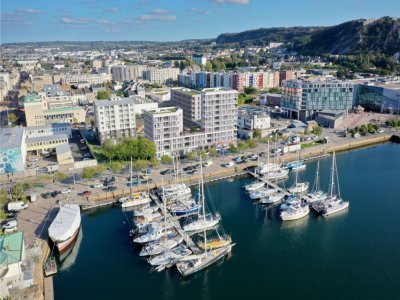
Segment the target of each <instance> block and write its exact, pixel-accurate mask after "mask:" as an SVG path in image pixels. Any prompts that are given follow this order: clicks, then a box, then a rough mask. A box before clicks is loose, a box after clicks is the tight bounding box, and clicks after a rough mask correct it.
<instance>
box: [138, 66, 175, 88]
mask: <svg viewBox="0 0 400 300" xmlns="http://www.w3.org/2000/svg"><path fill="white" fill-rule="evenodd" d="M178 75H179V68H149V69H146V70H144V71H143V79H144V80H148V81H149V82H150V83H155V84H159V85H161V84H170V83H172V82H173V81H176V80H178Z"/></svg>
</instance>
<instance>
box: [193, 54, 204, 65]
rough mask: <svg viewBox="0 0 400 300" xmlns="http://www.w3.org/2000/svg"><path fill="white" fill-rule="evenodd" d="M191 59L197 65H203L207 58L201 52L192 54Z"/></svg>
mask: <svg viewBox="0 0 400 300" xmlns="http://www.w3.org/2000/svg"><path fill="white" fill-rule="evenodd" d="M192 61H194V62H195V63H196V64H198V65H199V66H201V65H203V66H204V65H205V64H206V63H207V58H206V57H205V56H204V55H202V54H200V55H196V54H194V55H192Z"/></svg>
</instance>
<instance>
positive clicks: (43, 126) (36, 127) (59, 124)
mask: <svg viewBox="0 0 400 300" xmlns="http://www.w3.org/2000/svg"><path fill="white" fill-rule="evenodd" d="M60 127H71V124H70V123H51V124H46V125H37V126H27V127H26V130H27V131H29V130H40V129H50V128H60Z"/></svg>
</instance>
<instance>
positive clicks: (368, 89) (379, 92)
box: [355, 84, 400, 113]
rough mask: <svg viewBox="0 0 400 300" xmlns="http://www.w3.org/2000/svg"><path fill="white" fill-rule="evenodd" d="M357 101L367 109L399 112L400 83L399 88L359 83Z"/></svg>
mask: <svg viewBox="0 0 400 300" xmlns="http://www.w3.org/2000/svg"><path fill="white" fill-rule="evenodd" d="M355 96H356V99H355V100H356V103H357V104H358V105H361V106H362V107H364V108H365V109H366V110H371V111H377V112H385V113H398V112H400V85H399V86H398V88H394V87H390V88H387V87H384V86H374V85H367V84H358V85H357V86H356V92H355Z"/></svg>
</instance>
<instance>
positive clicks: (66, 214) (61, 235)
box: [48, 204, 81, 253]
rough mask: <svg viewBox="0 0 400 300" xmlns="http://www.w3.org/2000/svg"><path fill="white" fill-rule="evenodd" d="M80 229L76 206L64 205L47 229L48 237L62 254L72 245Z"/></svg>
mask: <svg viewBox="0 0 400 300" xmlns="http://www.w3.org/2000/svg"><path fill="white" fill-rule="evenodd" d="M80 227H81V209H80V207H79V205H77V204H64V205H62V206H61V207H60V210H59V212H58V213H57V216H56V217H55V218H54V220H53V222H52V223H51V224H50V227H49V229H48V232H49V237H50V239H51V240H52V241H53V243H54V244H55V246H56V247H57V250H58V251H59V252H60V253H62V252H64V251H66V250H67V249H68V248H69V247H70V246H71V245H73V244H74V242H75V240H76V239H77V237H78V234H79V229H80Z"/></svg>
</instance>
